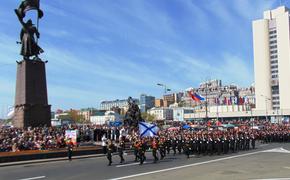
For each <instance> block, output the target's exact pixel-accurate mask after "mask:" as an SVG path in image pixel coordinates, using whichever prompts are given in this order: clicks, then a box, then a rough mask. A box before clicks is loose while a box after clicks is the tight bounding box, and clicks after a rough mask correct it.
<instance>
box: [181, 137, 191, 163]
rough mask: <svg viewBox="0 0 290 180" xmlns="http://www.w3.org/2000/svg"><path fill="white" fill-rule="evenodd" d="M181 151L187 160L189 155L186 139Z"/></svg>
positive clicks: (188, 143)
mask: <svg viewBox="0 0 290 180" xmlns="http://www.w3.org/2000/svg"><path fill="white" fill-rule="evenodd" d="M183 151H184V154H185V155H186V157H187V158H189V154H190V142H189V139H188V138H186V140H185V143H184V146H183Z"/></svg>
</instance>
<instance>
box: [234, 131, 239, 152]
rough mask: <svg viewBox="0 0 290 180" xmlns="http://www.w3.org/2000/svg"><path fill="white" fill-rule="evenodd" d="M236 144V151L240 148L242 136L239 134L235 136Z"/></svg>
mask: <svg viewBox="0 0 290 180" xmlns="http://www.w3.org/2000/svg"><path fill="white" fill-rule="evenodd" d="M235 145H236V147H235V148H236V152H237V151H239V150H240V138H239V135H238V134H237V135H236V137H235Z"/></svg>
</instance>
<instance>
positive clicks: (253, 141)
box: [251, 134, 256, 149]
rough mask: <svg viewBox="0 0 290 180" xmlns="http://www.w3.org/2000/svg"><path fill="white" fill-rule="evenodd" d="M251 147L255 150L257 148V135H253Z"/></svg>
mask: <svg viewBox="0 0 290 180" xmlns="http://www.w3.org/2000/svg"><path fill="white" fill-rule="evenodd" d="M251 145H252V148H253V149H255V148H256V147H255V146H256V139H255V135H254V134H252V135H251Z"/></svg>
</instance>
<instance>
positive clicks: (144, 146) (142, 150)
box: [139, 139, 147, 165]
mask: <svg viewBox="0 0 290 180" xmlns="http://www.w3.org/2000/svg"><path fill="white" fill-rule="evenodd" d="M146 150H147V143H146V141H145V140H144V139H143V140H142V141H140V146H139V157H140V165H142V164H143V163H144V161H145V160H146V156H145V152H146Z"/></svg>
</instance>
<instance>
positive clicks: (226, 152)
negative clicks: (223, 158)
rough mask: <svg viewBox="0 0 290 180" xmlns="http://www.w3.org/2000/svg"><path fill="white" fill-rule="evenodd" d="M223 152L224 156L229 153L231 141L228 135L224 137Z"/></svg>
mask: <svg viewBox="0 0 290 180" xmlns="http://www.w3.org/2000/svg"><path fill="white" fill-rule="evenodd" d="M223 142H224V143H223V151H224V154H228V152H229V139H228V137H227V135H224V137H223Z"/></svg>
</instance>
